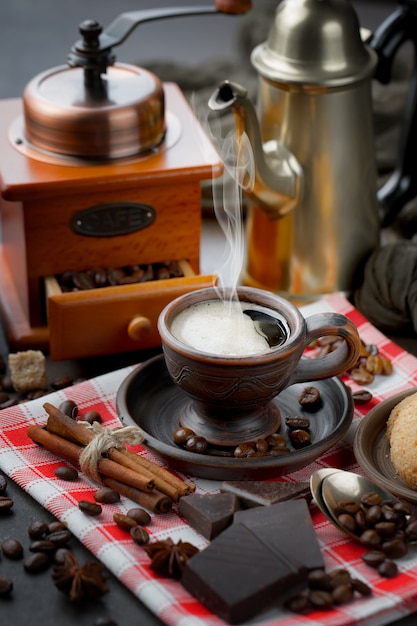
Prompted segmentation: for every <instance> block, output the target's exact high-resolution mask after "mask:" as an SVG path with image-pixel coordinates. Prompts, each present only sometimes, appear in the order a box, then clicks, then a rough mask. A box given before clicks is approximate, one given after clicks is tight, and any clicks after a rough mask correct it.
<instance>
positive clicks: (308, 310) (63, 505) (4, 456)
mask: <svg viewBox="0 0 417 626" xmlns="http://www.w3.org/2000/svg"><path fill="white" fill-rule="evenodd" d="M320 311H337V312H340V313H343V314H344V315H346V316H347V317H349V318H350V319H351V320H352V321H353V322H354V323H355V324H356V325H357V327H358V329H359V333H360V336H361V338H362V339H363V340H364V341H365V342H366V343H367V344H371V343H373V344H376V345H377V346H378V348H379V350H380V352H381V353H382V354H383V355H384V356H386V357H388V358H389V359H390V360H391V361H392V363H393V365H394V372H393V374H392V375H391V376H379V377H377V380H375V381H374V382H373V383H372V384H371V385H370V387H369V389H370V391H372V394H373V400H372V402H371V403H369V405H366V409H363V408H361V407H357V408H355V415H354V419H353V423H352V426H351V428H350V430H349V432H348V434H347V436H346V437H345V438H344V440H343V441H341V442H339V443H338V444H337V445H336V446H334V447H333V448H332V449H331V450H329V451H327V452H326V453H325V454H323V456H321V457H320V458H319V459H317V461H315V462H314V463H312V464H311V465H309V466H308V467H305V468H303V469H301V470H298V471H297V472H294V473H293V474H291V475H288V476H285V477H282V478H281V479H280V480H308V479H309V477H310V475H311V474H312V473H313V472H314V471H315V470H316V469H319V468H322V467H340V468H343V469H346V470H350V471H355V472H358V473H361V470H360V468H359V467H358V465H357V463H356V461H355V458H354V455H353V451H352V441H353V436H354V432H355V428H356V425H357V424H358V422H359V420H360V419H361V417H363V415H364V414H365V412H367V411H368V410H369V409H370V408H371V406H374V405H375V404H377V403H378V401H380V400H383V399H385V398H387V397H389V396H391V395H393V394H395V393H398V392H399V391H401V390H404V389H408V388H411V387H417V359H416V358H414V357H413V356H412V355H410V354H408V353H407V352H405V351H404V350H403V349H402V348H400V347H399V346H397V345H396V344H395V343H393V342H392V341H390V340H389V339H387V338H386V337H385V336H384V335H383V334H382V333H380V332H379V331H378V330H377V329H375V328H374V327H373V326H372V325H371V324H370V323H369V322H368V321H367V320H366V319H365V318H364V317H363V316H362V315H361V314H360V313H359V312H358V311H357V310H356V309H355V308H354V307H352V305H351V304H350V303H349V302H348V301H347V300H346V299H345V298H344V297H343V296H342V295H340V294H334V295H332V296H330V297H328V298H326V299H323V300H322V301H320V302H318V303H315V304H313V305H309V306H308V307H305V308H304V309H303V313H304V315H310V314H312V313H315V312H320ZM130 371H131V368H124V369H122V370H118V371H116V372H112V373H109V374H105V375H103V376H99V377H97V378H95V379H92V380H90V381H87V382H83V383H81V384H78V385H75V386H73V387H69V388H67V389H64V390H63V391H59V392H54V393H52V394H50V395H48V396H46V397H43V398H40V399H38V400H33V401H31V402H27V403H25V404H20V405H18V406H14V407H11V408H9V409H6V410H3V411H1V412H0V467H1V468H2V469H3V471H4V472H5V473H6V474H7V475H8V476H10V478H12V479H13V480H14V481H15V482H16V483H17V484H19V485H20V486H21V487H23V489H25V490H26V491H27V492H28V493H29V494H31V495H32V496H33V498H35V499H36V500H37V501H38V502H40V503H41V504H42V505H43V506H44V507H45V508H46V509H48V510H49V511H51V512H52V513H53V514H54V515H55V516H56V517H57V518H58V519H60V520H62V521H64V522H66V524H67V525H68V527H69V529H70V530H71V531H72V532H73V533H74V535H76V536H77V537H78V538H79V539H80V540H81V542H82V543H83V544H84V545H85V546H86V547H87V548H89V550H90V551H91V552H92V553H93V554H94V555H95V556H96V557H97V558H98V559H99V560H101V561H102V562H103V563H104V564H105V565H106V567H107V568H108V569H109V570H111V571H112V572H113V573H114V575H115V576H116V577H118V578H119V579H120V580H121V582H122V583H123V584H124V585H126V587H128V588H129V589H130V590H131V591H132V592H133V593H134V594H135V595H136V596H137V597H138V598H139V599H140V600H141V601H142V602H143V603H144V604H145V605H146V606H148V607H149V609H150V610H151V611H152V612H153V613H154V614H155V615H157V616H158V617H159V618H160V619H161V620H162V621H163V622H164V623H166V624H169V625H175V626H182V625H184V624H187V625H188V626H203V625H204V626H220V625H221V624H224V622H223V621H222V620H220V619H219V618H217V617H216V616H214V615H212V614H211V613H210V612H209V611H207V610H206V609H205V608H204V607H203V606H202V605H201V604H200V603H199V602H197V601H196V600H195V599H194V598H193V597H191V596H190V595H189V594H188V593H187V592H186V591H185V590H184V589H183V588H182V586H181V584H180V583H179V582H177V581H173V580H169V579H163V578H160V577H158V576H157V575H156V574H154V573H153V572H152V571H151V570H150V569H149V558H148V557H147V556H146V554H145V552H144V551H143V550H142V549H141V548H140V547H139V546H137V545H135V544H134V543H133V541H132V540H131V538H130V535H129V534H128V533H127V532H125V531H123V530H121V529H120V528H118V527H117V526H116V524H115V523H114V522H113V514H114V512H116V511H121V512H126V511H127V510H128V509H129V508H130V507H131V506H132V505H133V504H132V502H131V501H129V500H127V499H126V498H122V499H121V501H120V503H118V504H115V505H105V506H104V507H103V513H102V515H100V516H99V517H98V518H92V517H88V516H86V515H85V514H84V513H82V512H81V511H80V510H79V508H78V506H77V504H78V501H79V500H82V499H93V493H94V491H96V489H97V485H96V484H95V483H93V482H92V481H91V480H89V479H88V478H86V477H84V476H83V475H82V474H81V475H80V478H79V479H78V480H76V481H75V482H65V481H62V480H60V479H58V478H56V476H55V474H54V470H55V468H56V467H57V466H59V465H62V461H60V460H59V459H57V457H55V456H53V455H52V454H51V453H49V452H48V451H47V450H44V449H43V448H41V447H39V446H37V445H35V444H34V443H33V442H32V441H31V440H30V439H29V438H28V436H27V434H26V430H27V427H28V426H29V425H30V424H37V425H43V424H45V422H46V418H47V415H46V413H45V410H44V409H43V404H44V402H45V401H48V402H50V403H51V404H54V405H55V406H58V405H59V404H60V403H61V402H62V401H63V400H65V399H72V400H74V401H76V402H77V404H78V406H79V408H80V412H81V413H84V412H86V411H87V410H93V409H95V410H97V411H99V412H100V414H101V416H102V418H103V421H104V422H105V423H106V425H107V426H109V427H110V428H115V427H117V426H120V425H121V424H120V422H119V420H118V417H117V414H116V409H115V398H116V393H117V390H118V388H119V386H120V384H121V383H122V381H123V380H124V378H125V377H126V376H127V375H128V373H129V372H130ZM347 382H348V384H349V385H351V386H352V388H354V384H353V383H352V382H351V381H347ZM137 449H138V452H139V453H141V454H144V455H146V456H147V457H148V458H151V459H152V460H153V461H155V462H157V463H161V464H162V461H160V460H159V459H157V458H156V457H155V456H154V455H152V454H151V453H150V452H149V451H147V450H146V449H144V448H143V447H141V446H138V448H137ZM186 478H187V480H189V481H190V482H194V483H195V484H196V487H197V492H198V493H207V492H213V491H216V490H218V489H219V485H220V483H219V482H216V481H209V480H202V479H195V478H193V477H186ZM311 514H312V518H313V523H314V526H315V530H316V533H317V536H318V539H319V542H320V545H321V548H322V551H323V554H324V559H325V563H326V567H328V568H329V569H330V570H331V569H334V568H336V567H344V568H347V569H349V570H350V571H351V573H353V574H354V575H355V577H357V578H361V579H362V580H364V581H366V582H367V583H368V584H370V585H371V587H372V589H373V595H372V597H370V598H364V599H359V600H355V601H354V602H352V603H350V604H346V605H343V606H340V607H338V608H337V609H334V610H327V611H315V612H313V613H311V614H309V615H307V616H300V615H294V614H291V613H289V612H287V611H285V610H279V609H273V610H270V611H269V612H268V613H266V614H265V615H264V616H262V617H260V618H259V619H258V620H257V621H256V622H257V624H258V625H262V626H271V625H275V624H279V626H300V625H301V624H305V625H308V626H316V625H317V626H318V625H320V626H340V625H343V626H351V625H357V624H364V623H366V624H371V623H372V624H373V625H374V626H376V625H381V624H387V623H390V622H392V621H393V620H395V619H397V618H400V617H403V616H405V615H408V614H409V613H412V612H414V611H417V547H415V548H411V549H410V550H409V553H408V554H407V556H405V557H403V558H402V559H400V560H398V561H397V563H398V565H399V569H400V574H399V575H398V576H397V577H395V578H393V579H384V578H382V577H380V576H379V575H378V574H377V572H376V571H375V570H373V569H372V568H370V567H368V566H366V565H365V564H364V563H363V561H362V560H361V555H362V554H363V552H364V549H363V548H362V547H361V546H360V545H359V544H357V543H354V542H353V541H350V540H349V539H348V538H347V537H346V536H345V535H343V534H342V533H341V532H340V531H338V530H337V529H336V528H335V527H334V526H333V525H332V524H330V523H329V522H328V521H327V520H326V519H325V518H324V516H323V515H322V514H321V513H320V511H319V510H318V509H317V508H316V507H315V506H314V504H313V505H312V506H311ZM148 531H149V533H150V535H151V540H152V541H154V540H157V539H166V538H167V537H171V538H172V539H173V540H175V541H177V540H179V539H182V540H184V541H190V542H191V543H193V544H194V545H196V546H197V547H199V548H204V547H205V546H206V545H207V541H206V540H205V539H204V538H203V537H201V536H200V535H199V534H198V533H196V532H195V531H194V530H193V529H191V528H190V527H189V526H187V524H186V523H185V522H184V521H183V520H182V519H181V518H180V517H179V516H178V515H177V512H176V509H175V507H174V509H173V510H172V512H171V513H169V514H163V515H153V517H152V522H151V524H150V525H149V526H148ZM278 532H279V530H278Z"/></svg>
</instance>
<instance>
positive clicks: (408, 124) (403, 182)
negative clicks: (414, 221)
mask: <svg viewBox="0 0 417 626" xmlns="http://www.w3.org/2000/svg"><path fill="white" fill-rule="evenodd" d="M400 5H401V6H400V7H399V8H398V9H397V10H396V11H394V13H392V15H390V16H389V17H388V18H387V19H386V20H385V21H384V22H383V23H382V24H381V25H380V26H379V28H378V29H377V30H376V31H375V34H374V36H373V38H372V40H371V42H370V45H371V47H372V48H373V49H374V50H375V52H376V53H377V55H378V59H379V60H378V63H377V67H376V70H375V76H374V77H375V78H376V79H377V80H378V81H379V82H380V83H382V84H387V83H388V82H389V81H390V78H391V70H392V63H393V60H394V57H395V55H396V53H397V51H398V49H399V47H400V46H401V45H402V44H403V43H404V42H406V41H411V42H413V44H414V48H415V55H417V0H400ZM416 158H417V64H416V65H415V67H414V69H413V74H412V76H411V80H410V87H409V92H408V96H407V101H406V104H405V110H404V121H403V126H402V130H401V136H400V145H399V154H398V159H397V165H396V167H395V170H394V172H393V173H392V174H391V176H390V178H389V179H388V180H387V181H386V183H385V184H384V185H383V186H382V187H381V189H380V190H379V191H378V200H379V203H380V207H381V212H382V214H381V223H382V226H388V225H389V224H390V223H391V222H392V220H393V219H394V217H395V216H396V214H397V213H398V212H399V210H400V209H401V208H402V207H403V206H404V205H405V204H406V203H407V202H408V201H410V200H412V199H413V198H414V197H415V196H417V177H416V176H415V163H416Z"/></svg>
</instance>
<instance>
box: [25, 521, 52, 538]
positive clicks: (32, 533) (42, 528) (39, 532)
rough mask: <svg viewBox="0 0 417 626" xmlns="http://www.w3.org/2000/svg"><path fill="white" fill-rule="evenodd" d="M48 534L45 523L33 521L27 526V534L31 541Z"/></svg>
mask: <svg viewBox="0 0 417 626" xmlns="http://www.w3.org/2000/svg"><path fill="white" fill-rule="evenodd" d="M47 532H48V524H47V523H46V522H43V521H40V520H35V521H34V522H32V523H31V524H30V525H29V528H28V534H29V537H30V538H31V539H40V538H41V537H44V536H45V535H46V533H47Z"/></svg>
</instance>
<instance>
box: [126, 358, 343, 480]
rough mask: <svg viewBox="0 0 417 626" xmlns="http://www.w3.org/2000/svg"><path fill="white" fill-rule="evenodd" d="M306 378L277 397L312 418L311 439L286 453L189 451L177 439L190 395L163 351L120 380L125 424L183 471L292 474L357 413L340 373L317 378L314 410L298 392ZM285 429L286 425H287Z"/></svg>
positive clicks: (222, 475) (228, 475)
mask: <svg viewBox="0 0 417 626" xmlns="http://www.w3.org/2000/svg"><path fill="white" fill-rule="evenodd" d="M305 386H306V384H305V383H299V384H296V385H292V386H291V387H288V388H287V389H285V390H284V391H283V392H282V393H280V394H279V396H277V397H276V398H275V400H274V403H275V404H276V406H277V407H278V408H279V410H280V412H281V416H282V421H284V419H285V417H286V416H288V415H305V416H308V417H309V418H310V423H311V428H310V433H311V444H310V445H308V446H306V447H305V448H301V449H298V450H292V451H291V453H289V454H287V455H285V456H280V457H272V456H271V457H256V458H249V459H237V458H234V457H233V456H218V455H217V454H211V453H209V454H197V453H195V452H188V451H187V450H184V449H183V448H180V447H179V446H177V445H176V444H175V443H174V441H173V433H174V430H175V429H176V428H178V425H179V424H178V415H179V413H180V410H181V408H182V407H183V406H184V404H185V403H187V402H188V401H189V400H188V398H187V396H186V395H185V394H184V393H183V392H182V391H181V390H180V389H178V388H177V387H176V386H175V385H174V383H173V382H172V380H171V378H170V376H169V374H168V372H167V369H166V367H165V361H164V358H163V356H162V355H160V356H156V357H153V358H152V359H149V360H148V361H146V362H145V363H143V364H142V365H140V366H139V367H138V368H137V369H135V370H134V371H133V372H131V373H130V374H129V375H128V376H127V378H126V379H125V380H124V381H123V383H122V384H121V385H120V388H119V390H118V392H117V397H116V408H117V412H118V415H119V417H120V419H121V420H122V422H123V424H124V425H125V426H128V425H131V424H137V425H138V426H140V427H141V429H142V430H143V431H144V433H145V441H144V443H145V445H146V446H147V447H149V448H150V449H152V450H153V451H154V452H156V453H157V454H158V455H160V456H161V457H163V458H164V459H165V460H166V461H168V463H169V465H170V466H171V467H172V468H173V469H176V470H178V471H180V472H183V473H185V474H189V475H191V476H198V477H200V478H209V479H214V480H245V479H248V480H255V479H266V478H273V477H276V476H282V475H283V474H289V473H291V472H294V471H295V470H297V469H300V468H301V467H305V466H306V465H308V464H309V463H312V462H313V461H314V460H315V459H317V458H318V457H319V456H320V455H321V454H323V452H325V451H326V450H328V449H329V448H331V447H332V446H333V445H335V443H337V442H338V441H339V440H340V439H341V438H342V437H343V436H344V435H345V433H346V432H347V430H348V428H349V426H350V424H351V422H352V418H353V402H352V397H351V393H350V391H349V389H347V387H346V386H345V385H344V384H343V382H341V381H340V380H339V379H338V378H330V379H326V380H322V381H316V382H314V386H315V387H317V389H319V391H320V394H321V397H322V406H321V407H320V408H319V409H318V410H317V411H315V412H314V413H311V412H309V413H306V412H304V411H303V410H302V408H301V406H300V404H299V402H298V396H299V394H300V392H301V390H302V389H303V388H304V387H305ZM281 429H282V432H283V434H284V432H285V426H284V427H281Z"/></svg>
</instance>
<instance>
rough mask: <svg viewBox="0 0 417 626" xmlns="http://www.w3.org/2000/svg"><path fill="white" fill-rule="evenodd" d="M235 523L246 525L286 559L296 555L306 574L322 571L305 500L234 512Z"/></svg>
mask: <svg viewBox="0 0 417 626" xmlns="http://www.w3.org/2000/svg"><path fill="white" fill-rule="evenodd" d="M234 523H241V524H245V526H247V527H248V528H250V529H251V530H253V531H254V532H255V533H256V534H257V535H258V536H262V538H263V540H264V541H269V542H271V544H274V545H275V546H276V547H277V549H279V550H280V551H281V552H282V553H283V554H285V555H286V557H287V558H288V559H293V560H294V557H295V556H296V555H297V559H299V560H300V561H301V562H302V563H303V565H305V567H306V568H307V569H308V570H313V569H322V568H324V561H323V555H322V553H321V550H320V546H319V543H318V541H317V536H316V533H315V530H314V526H313V523H312V521H311V516H310V512H309V510H308V504H307V502H306V501H305V500H294V501H292V502H280V503H278V504H273V505H271V506H269V507H256V508H252V509H246V510H245V511H237V512H236V513H235V515H234Z"/></svg>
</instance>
